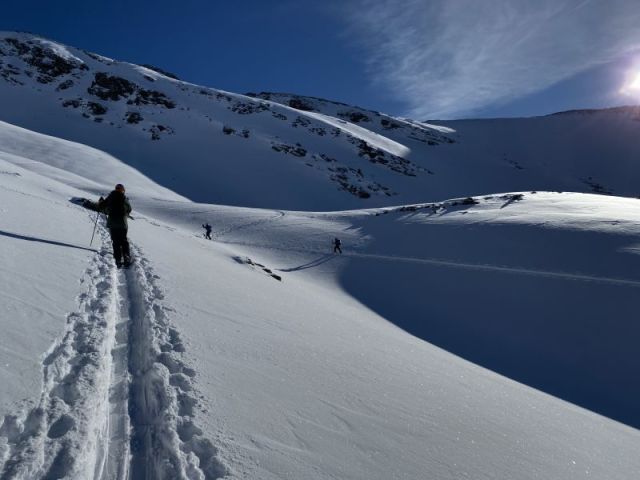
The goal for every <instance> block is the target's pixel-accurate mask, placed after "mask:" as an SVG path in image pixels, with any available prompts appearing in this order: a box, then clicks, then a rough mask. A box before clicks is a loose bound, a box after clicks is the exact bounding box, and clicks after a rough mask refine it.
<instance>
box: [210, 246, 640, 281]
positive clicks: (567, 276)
mask: <svg viewBox="0 0 640 480" xmlns="http://www.w3.org/2000/svg"><path fill="white" fill-rule="evenodd" d="M216 241H217V242H218V243H225V244H229V245H239V246H242V247H254V248H264V249H266V250H280V251H284V252H297V253H313V254H318V255H327V254H328V255H333V254H332V252H331V251H330V250H320V249H303V248H296V247H294V246H292V247H287V246H284V247H281V246H277V245H268V244H258V243H249V242H237V241H223V240H216ZM335 256H336V257H338V258H339V257H340V256H341V257H347V258H371V259H376V260H383V261H391V262H407V263H421V264H425V265H434V266H439V267H449V268H460V269H466V270H483V271H488V272H500V273H507V274H517V275H530V276H536V277H546V278H557V279H560V280H572V281H583V282H596V283H605V284H609V285H617V286H624V287H634V288H640V281H638V280H631V279H626V278H615V277H602V276H597V275H586V274H582V273H571V272H555V271H550V270H536V269H532V268H522V267H512V266H507V265H492V264H484V263H467V262H456V261H452V260H443V259H438V258H419V257H403V256H399V255H383V254H376V253H361V252H347V253H343V254H341V255H335ZM319 263H324V262H319ZM307 268H308V267H307ZM299 269H300V270H303V268H298V267H292V268H280V269H277V270H278V271H280V272H292V271H297V270H299Z"/></svg>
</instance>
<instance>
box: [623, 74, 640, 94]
mask: <svg viewBox="0 0 640 480" xmlns="http://www.w3.org/2000/svg"><path fill="white" fill-rule="evenodd" d="M620 93H623V94H624V95H630V96H634V97H638V98H640V71H636V72H634V73H632V74H630V75H629V77H628V78H627V81H626V82H625V84H624V85H623V87H622V89H621V90H620Z"/></svg>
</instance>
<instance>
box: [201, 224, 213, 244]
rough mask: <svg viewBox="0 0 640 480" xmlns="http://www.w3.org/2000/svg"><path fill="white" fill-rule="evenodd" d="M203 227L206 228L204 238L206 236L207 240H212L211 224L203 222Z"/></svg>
mask: <svg viewBox="0 0 640 480" xmlns="http://www.w3.org/2000/svg"><path fill="white" fill-rule="evenodd" d="M202 228H204V230H205V232H204V238H206V239H207V240H211V225H209V224H208V223H203V224H202Z"/></svg>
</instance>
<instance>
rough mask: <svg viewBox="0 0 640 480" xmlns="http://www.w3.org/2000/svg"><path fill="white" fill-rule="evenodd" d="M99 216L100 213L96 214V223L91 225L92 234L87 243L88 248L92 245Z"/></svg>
mask: <svg viewBox="0 0 640 480" xmlns="http://www.w3.org/2000/svg"><path fill="white" fill-rule="evenodd" d="M99 216H100V212H96V223H94V224H93V233H92V234H91V241H90V242H89V246H91V245H92V244H93V237H94V236H95V234H96V227H97V226H98V217H99Z"/></svg>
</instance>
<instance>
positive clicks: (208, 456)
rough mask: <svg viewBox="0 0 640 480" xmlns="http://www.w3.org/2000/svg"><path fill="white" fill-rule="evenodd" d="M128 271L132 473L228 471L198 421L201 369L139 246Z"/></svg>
mask: <svg viewBox="0 0 640 480" xmlns="http://www.w3.org/2000/svg"><path fill="white" fill-rule="evenodd" d="M132 253H133V254H134V256H135V258H136V259H137V260H136V262H135V263H134V265H133V266H132V267H131V268H130V269H129V270H125V271H124V273H123V276H124V281H123V284H122V288H121V292H122V297H123V302H122V308H123V309H125V310H126V313H123V316H125V315H128V317H129V318H130V326H129V358H128V366H129V375H130V378H131V384H130V387H129V398H128V402H129V417H130V422H131V464H130V477H131V478H153V479H190V480H191V479H194V480H212V479H218V478H222V477H223V476H225V475H226V474H227V470H226V468H225V467H224V466H223V465H222V464H221V463H220V462H219V461H218V459H217V450H216V448H215V447H214V445H213V444H212V442H211V441H210V440H209V439H207V438H205V437H204V436H203V432H202V430H201V429H200V428H198V427H197V426H196V425H195V423H194V418H193V417H194V409H195V407H196V405H197V399H196V397H195V395H194V392H193V390H194V389H193V385H192V378H193V377H194V376H195V371H194V370H193V369H191V368H189V367H188V366H186V365H185V363H184V362H183V360H182V358H181V357H182V354H183V352H184V351H185V347H184V344H183V343H182V341H181V339H180V335H179V333H178V331H177V330H176V329H175V328H174V327H173V326H172V325H171V322H170V320H169V317H168V312H169V311H170V309H169V308H167V307H165V306H164V305H163V304H162V300H163V299H164V294H163V293H162V290H161V289H160V288H159V287H158V285H157V280H158V279H159V277H158V276H157V275H155V274H154V272H153V269H152V267H151V265H150V263H149V261H148V260H147V259H146V258H145V257H144V256H143V254H142V251H141V249H140V248H139V247H135V246H132Z"/></svg>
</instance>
